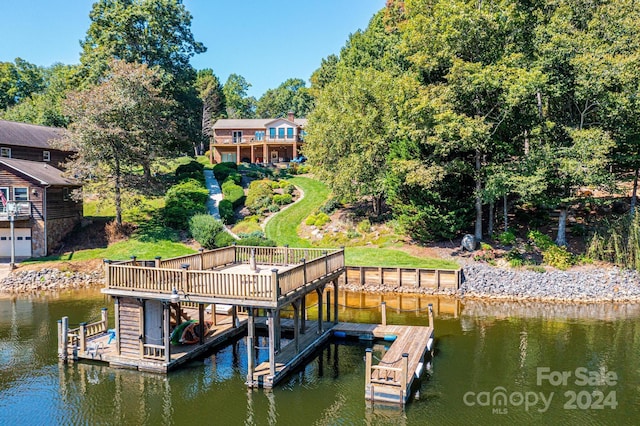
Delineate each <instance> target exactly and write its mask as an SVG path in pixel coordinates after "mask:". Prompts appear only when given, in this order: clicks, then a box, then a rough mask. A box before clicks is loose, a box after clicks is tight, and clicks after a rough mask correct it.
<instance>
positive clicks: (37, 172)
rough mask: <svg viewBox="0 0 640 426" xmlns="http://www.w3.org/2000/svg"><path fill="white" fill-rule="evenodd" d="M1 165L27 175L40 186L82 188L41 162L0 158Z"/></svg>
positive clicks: (60, 171) (59, 171)
mask: <svg viewBox="0 0 640 426" xmlns="http://www.w3.org/2000/svg"><path fill="white" fill-rule="evenodd" d="M0 165H4V166H7V167H8V168H10V169H12V170H15V171H17V172H19V173H22V174H24V175H27V176H28V177H30V178H31V179H33V180H35V181H36V182H38V183H39V184H40V185H53V186H80V184H79V183H78V182H77V181H75V180H73V179H69V178H66V177H64V176H63V174H62V170H59V169H56V168H55V167H53V166H51V165H50V164H47V163H42V162H40V161H29V160H18V159H17V158H4V157H0Z"/></svg>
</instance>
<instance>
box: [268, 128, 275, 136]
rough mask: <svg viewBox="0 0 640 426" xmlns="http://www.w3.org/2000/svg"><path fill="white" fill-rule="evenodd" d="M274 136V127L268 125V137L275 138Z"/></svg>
mask: <svg viewBox="0 0 640 426" xmlns="http://www.w3.org/2000/svg"><path fill="white" fill-rule="evenodd" d="M275 138H276V128H275V127H269V139H275Z"/></svg>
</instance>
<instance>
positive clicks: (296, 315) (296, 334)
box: [291, 302, 300, 353]
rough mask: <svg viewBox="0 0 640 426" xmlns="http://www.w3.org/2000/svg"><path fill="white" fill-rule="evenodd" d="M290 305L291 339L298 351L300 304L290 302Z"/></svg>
mask: <svg viewBox="0 0 640 426" xmlns="http://www.w3.org/2000/svg"><path fill="white" fill-rule="evenodd" d="M291 305H292V306H293V341H294V342H295V348H296V353H298V352H300V304H299V303H298V302H292V303H291Z"/></svg>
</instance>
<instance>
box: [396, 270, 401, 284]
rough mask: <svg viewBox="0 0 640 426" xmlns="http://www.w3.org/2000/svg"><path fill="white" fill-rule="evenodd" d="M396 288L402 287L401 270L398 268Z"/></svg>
mask: <svg viewBox="0 0 640 426" xmlns="http://www.w3.org/2000/svg"><path fill="white" fill-rule="evenodd" d="M397 273H398V286H399V287H402V269H400V268H398V271H397Z"/></svg>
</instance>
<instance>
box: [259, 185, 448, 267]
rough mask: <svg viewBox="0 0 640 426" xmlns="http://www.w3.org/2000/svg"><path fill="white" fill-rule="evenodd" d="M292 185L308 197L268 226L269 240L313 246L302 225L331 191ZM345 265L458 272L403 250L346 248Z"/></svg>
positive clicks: (296, 245) (443, 261)
mask: <svg viewBox="0 0 640 426" xmlns="http://www.w3.org/2000/svg"><path fill="white" fill-rule="evenodd" d="M288 180H289V181H290V182H291V183H292V184H294V185H296V186H298V187H300V188H302V190H303V191H304V198H303V199H302V200H301V201H300V202H298V203H296V204H294V205H292V206H291V207H289V208H288V209H286V210H284V211H282V212H280V213H278V214H277V215H275V216H274V217H273V218H272V219H271V220H270V221H269V223H267V226H266V229H265V231H266V235H267V238H269V239H272V240H274V241H275V242H276V243H277V244H278V245H279V246H282V245H284V244H288V245H289V246H290V247H312V245H311V242H310V241H308V240H305V239H302V238H300V237H299V236H298V232H297V230H298V225H300V224H301V223H302V221H303V220H305V218H306V217H307V216H309V215H310V214H311V213H313V212H314V211H315V210H317V209H318V208H319V207H320V206H322V204H324V202H325V201H326V200H327V198H328V196H329V192H330V191H329V188H328V187H327V186H326V185H325V184H324V183H322V182H319V181H317V180H314V179H310V178H307V177H295V178H291V179H288ZM345 258H346V259H345V262H346V263H347V265H355V266H389V267H408V268H427V269H458V268H459V267H460V266H459V265H458V264H457V263H456V262H453V261H449V260H442V259H434V258H419V257H415V256H411V255H410V254H407V253H405V252H403V251H400V250H393V249H388V248H372V247H348V248H346V249H345Z"/></svg>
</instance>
